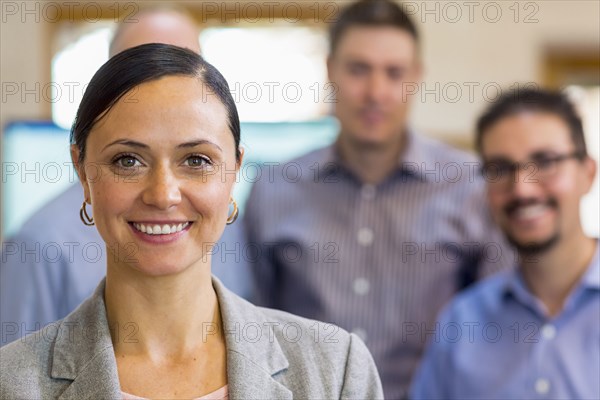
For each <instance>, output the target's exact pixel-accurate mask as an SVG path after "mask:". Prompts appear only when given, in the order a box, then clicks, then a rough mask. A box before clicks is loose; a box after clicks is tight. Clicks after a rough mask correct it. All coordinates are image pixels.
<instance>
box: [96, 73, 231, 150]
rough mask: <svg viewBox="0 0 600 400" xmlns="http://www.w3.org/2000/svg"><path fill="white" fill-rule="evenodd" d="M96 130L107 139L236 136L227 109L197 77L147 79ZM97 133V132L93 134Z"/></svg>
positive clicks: (129, 93) (119, 102) (123, 99)
mask: <svg viewBox="0 0 600 400" xmlns="http://www.w3.org/2000/svg"><path fill="white" fill-rule="evenodd" d="M93 131H96V132H101V133H102V135H101V136H102V139H103V140H114V138H113V136H119V135H120V136H129V137H133V138H137V139H140V138H144V137H148V139H151V138H163V139H168V138H179V139H182V136H186V135H187V136H197V135H204V136H207V137H214V138H215V140H219V138H222V139H225V138H226V137H227V136H232V135H231V132H230V130H229V121H228V115H227V110H226V108H225V106H224V105H223V104H222V103H221V101H220V99H219V98H218V97H217V96H216V95H215V94H214V93H211V92H210V91H209V90H208V89H207V86H206V85H205V84H204V83H203V82H202V81H201V80H200V79H199V78H195V77H182V76H168V77H164V78H161V79H158V80H154V81H150V82H145V83H143V84H141V85H139V86H136V87H134V88H133V89H132V90H131V91H129V92H128V93H126V94H125V95H124V96H123V97H122V98H121V99H119V101H118V102H117V103H116V104H115V105H114V106H113V107H112V109H111V110H110V111H109V112H108V113H107V114H106V115H105V116H104V118H102V119H101V120H100V121H98V123H97V124H96V126H95V127H94V129H93ZM92 135H93V133H92Z"/></svg>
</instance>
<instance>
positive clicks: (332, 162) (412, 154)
mask: <svg viewBox="0 0 600 400" xmlns="http://www.w3.org/2000/svg"><path fill="white" fill-rule="evenodd" d="M428 140H429V139H427V138H425V137H422V136H421V135H420V134H418V133H416V132H415V131H414V130H413V129H411V128H408V129H407V131H406V147H405V149H404V151H403V152H402V154H401V155H400V157H399V159H398V169H397V173H400V174H402V175H408V176H412V177H414V178H417V179H419V180H421V181H427V180H428V177H427V174H426V172H427V169H428V168H429V169H432V170H433V169H434V167H435V162H436V159H435V156H434V154H433V152H432V151H431V150H430V149H429V146H428ZM320 162H321V163H322V164H321V165H323V168H322V171H323V172H325V173H332V172H338V171H346V172H349V171H348V170H347V168H345V167H344V165H343V163H342V161H341V156H340V153H339V148H338V142H337V141H336V142H335V143H333V144H332V145H330V146H328V147H327V148H325V149H324V151H323V154H322V158H321V160H320Z"/></svg>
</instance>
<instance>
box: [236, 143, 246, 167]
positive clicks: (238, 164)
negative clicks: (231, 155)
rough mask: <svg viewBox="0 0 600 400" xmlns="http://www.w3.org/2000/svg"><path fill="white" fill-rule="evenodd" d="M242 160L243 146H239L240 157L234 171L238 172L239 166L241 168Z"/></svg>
mask: <svg viewBox="0 0 600 400" xmlns="http://www.w3.org/2000/svg"><path fill="white" fill-rule="evenodd" d="M243 162H244V148H243V147H240V159H239V161H237V163H236V166H235V172H240V168H242V163H243Z"/></svg>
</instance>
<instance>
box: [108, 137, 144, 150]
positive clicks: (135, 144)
mask: <svg viewBox="0 0 600 400" xmlns="http://www.w3.org/2000/svg"><path fill="white" fill-rule="evenodd" d="M115 144H123V145H125V146H131V147H139V148H142V149H149V148H150V146H148V145H147V144H144V143H140V142H136V141H135V140H129V139H117V140H115V141H114V142H111V143H109V144H107V145H106V146H104V148H103V149H102V151H104V150H106V149H107V148H109V147H110V146H113V145H115Z"/></svg>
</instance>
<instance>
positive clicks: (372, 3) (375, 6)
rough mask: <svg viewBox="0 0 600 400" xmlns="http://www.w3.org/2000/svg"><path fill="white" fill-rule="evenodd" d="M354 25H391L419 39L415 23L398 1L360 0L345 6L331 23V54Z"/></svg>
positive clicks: (416, 39) (416, 40)
mask: <svg viewBox="0 0 600 400" xmlns="http://www.w3.org/2000/svg"><path fill="white" fill-rule="evenodd" d="M354 26H371V27H384V26H390V27H394V28H398V29H402V30H404V31H406V32H408V33H410V34H411V36H412V37H413V38H414V40H415V42H417V43H418V39H419V34H418V32H417V28H416V26H415V24H414V23H413V21H412V20H411V19H410V18H409V16H408V14H406V13H405V12H404V10H403V9H402V7H401V6H400V5H398V4H397V3H395V2H393V1H390V0H360V1H358V2H356V3H353V4H351V5H350V6H348V7H346V8H344V9H343V10H342V12H341V13H340V14H339V15H338V16H337V19H336V21H335V22H334V23H333V24H332V25H331V28H330V30H329V51H330V54H333V53H334V52H335V50H336V48H337V46H338V44H339V42H340V38H341V37H342V36H343V35H344V33H345V32H346V31H347V30H348V29H349V28H351V27H354Z"/></svg>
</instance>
